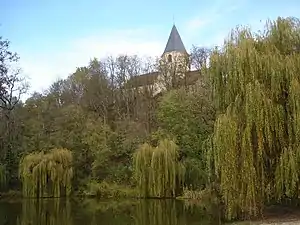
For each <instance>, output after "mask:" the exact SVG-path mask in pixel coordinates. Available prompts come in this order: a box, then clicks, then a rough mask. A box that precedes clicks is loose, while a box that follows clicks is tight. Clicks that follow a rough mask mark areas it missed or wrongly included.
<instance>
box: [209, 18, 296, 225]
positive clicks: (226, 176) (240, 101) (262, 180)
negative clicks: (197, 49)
mask: <svg viewBox="0 0 300 225" xmlns="http://www.w3.org/2000/svg"><path fill="white" fill-rule="evenodd" d="M265 28H266V29H265V31H264V33H262V34H254V33H253V32H251V31H250V30H249V29H246V28H245V29H237V30H236V31H233V32H232V34H231V36H230V38H229V39H228V40H227V42H226V43H225V46H224V48H223V49H222V50H215V51H214V53H213V54H212V55H211V60H210V66H209V71H210V73H211V75H212V79H213V85H214V90H213V91H214V96H215V99H216V105H217V109H218V112H219V115H218V118H217V120H216V122H215V128H214V136H213V148H212V149H211V150H209V151H208V159H210V160H209V164H208V165H209V169H211V170H212V172H211V174H215V175H216V176H217V180H218V181H219V183H220V192H221V195H222V199H223V202H224V203H225V206H226V217H227V218H228V219H232V218H237V217H246V216H257V215H259V214H261V213H262V210H263V205H264V204H265V203H266V202H268V201H269V200H274V199H279V200H280V199H281V198H282V197H283V196H284V195H287V196H290V197H300V192H299V190H300V182H299V176H300V153H299V150H300V142H299V140H300V138H299V137H300V136H299V135H300V83H299V82H300V49H299V46H300V23H299V21H298V20H296V19H293V18H287V19H282V18H278V20H277V21H275V22H270V21H269V22H268V23H267V24H266V27H265Z"/></svg>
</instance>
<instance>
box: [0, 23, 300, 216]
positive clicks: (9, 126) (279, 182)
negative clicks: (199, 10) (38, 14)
mask: <svg viewBox="0 0 300 225" xmlns="http://www.w3.org/2000/svg"><path fill="white" fill-rule="evenodd" d="M9 44H10V43H9V41H7V40H5V39H3V38H2V39H0V50H1V53H0V72H1V75H0V108H1V109H0V117H1V120H0V134H1V135H0V150H1V151H0V184H1V191H2V192H6V191H8V190H20V191H21V190H22V191H23V192H22V193H23V195H24V196H34V197H44V196H56V197H59V196H64V195H70V194H84V195H85V194H91V195H98V196H100V197H101V196H106V194H107V193H108V195H109V193H110V192H113V193H114V194H113V195H122V190H124V191H123V192H124V193H126V194H124V193H123V194H124V195H128V196H129V195H135V196H136V197H138V196H140V197H176V196H185V197H188V196H190V197H191V196H195V195H194V194H191V193H197V192H201V191H203V190H206V191H207V190H211V191H212V192H214V193H215V194H216V196H217V198H218V199H219V202H220V204H221V205H223V206H224V216H225V217H226V218H227V219H234V218H245V217H248V216H259V215H261V214H262V212H263V209H264V206H265V205H266V204H269V203H275V202H280V201H281V200H283V199H286V198H289V199H297V198H298V197H299V195H300V193H299V187H300V183H299V182H300V181H299V175H300V172H299V171H300V170H299V167H300V151H299V150H300V143H299V142H300V48H299V46H300V22H299V20H298V19H295V18H285V19H284V18H278V19H277V20H276V21H268V22H267V23H266V25H265V28H264V30H263V31H260V32H259V33H254V32H253V31H251V30H250V29H249V28H247V27H239V28H236V29H234V30H233V31H232V32H231V33H230V35H229V37H228V39H227V40H226V41H225V42H224V45H223V46H222V47H221V48H213V49H207V48H198V47H193V49H192V51H191V57H190V59H189V60H190V62H191V64H192V66H193V68H196V69H197V70H198V71H199V74H198V75H199V82H197V84H196V88H194V89H193V90H190V89H188V88H187V87H185V86H180V87H179V86H178V85H176V86H172V85H171V86H169V88H168V90H167V91H166V92H164V93H162V95H159V96H156V97H153V93H151V91H152V90H151V89H149V88H144V89H138V88H134V87H132V86H128V85H126V84H127V81H128V80H129V79H130V78H132V77H135V76H138V75H140V74H144V73H150V72H153V71H160V72H162V73H163V72H164V71H162V70H163V69H164V68H161V66H160V65H159V64H157V63H156V60H149V59H141V58H139V57H137V56H126V55H122V56H119V57H116V58H113V57H109V58H107V59H102V60H100V61H99V60H98V59H93V60H91V61H90V63H89V65H87V66H86V67H80V68H77V69H76V70H75V72H74V73H73V74H71V75H70V76H68V77H67V78H66V79H61V80H58V81H57V82H55V83H53V84H52V85H51V86H50V87H49V89H48V90H47V91H46V92H44V93H34V94H33V95H32V96H31V97H30V98H28V99H27V100H26V102H21V101H20V97H21V96H22V94H24V93H26V91H27V90H28V86H27V84H26V80H25V79H23V78H22V76H21V74H22V73H20V71H19V70H18V69H15V68H16V67H15V66H13V65H14V63H15V62H16V61H17V60H18V56H17V55H16V54H14V53H12V52H10V49H9ZM42 76H43V75H42V74H41V79H42ZM129 190H131V191H129ZM132 190H136V192H133V191H132ZM189 194H190V195H189Z"/></svg>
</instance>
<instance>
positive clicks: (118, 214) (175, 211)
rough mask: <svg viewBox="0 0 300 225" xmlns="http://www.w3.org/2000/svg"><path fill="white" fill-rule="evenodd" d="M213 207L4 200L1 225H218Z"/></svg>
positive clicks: (0, 203) (152, 202)
mask: <svg viewBox="0 0 300 225" xmlns="http://www.w3.org/2000/svg"><path fill="white" fill-rule="evenodd" d="M211 211H213V210H212V208H211V207H203V206H201V205H200V204H197V205H195V204H191V203H187V202H184V201H179V200H130V201H128V200H120V201H113V200H107V201H97V200H91V199H88V200H87V199H86V200H79V199H77V200H57V199H44V200H39V201H37V200H32V199H31V200H29V199H27V200H19V201H3V200H2V201H0V225H15V224H17V225H96V224H97V225H101V224H105V225H109V224H111V225H125V224H126V225H127V224H130V225H131V224H132V225H198V224H199V225H200V224H201V225H211V224H214V225H218V224H220V222H219V219H218V216H216V214H215V213H211Z"/></svg>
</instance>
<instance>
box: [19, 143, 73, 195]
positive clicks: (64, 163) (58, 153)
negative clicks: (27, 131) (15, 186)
mask: <svg viewBox="0 0 300 225" xmlns="http://www.w3.org/2000/svg"><path fill="white" fill-rule="evenodd" d="M72 160H73V158H72V153H71V152H70V151H69V150H67V149H53V150H51V151H50V152H49V153H44V152H38V153H31V154H29V155H26V156H25V157H24V158H23V159H22V160H21V161H20V165H19V175H20V178H21V180H22V186H23V195H24V196H25V197H38V198H39V197H50V196H52V197H60V196H64V195H66V196H68V195H69V194H70V192H71V181H72V177H73V169H72Z"/></svg>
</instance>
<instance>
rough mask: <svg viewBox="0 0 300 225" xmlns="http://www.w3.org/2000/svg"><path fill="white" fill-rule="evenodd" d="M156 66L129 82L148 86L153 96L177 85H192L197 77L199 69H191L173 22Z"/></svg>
mask: <svg viewBox="0 0 300 225" xmlns="http://www.w3.org/2000/svg"><path fill="white" fill-rule="evenodd" d="M158 67H159V69H158V71H156V72H152V73H148V74H143V75H140V76H136V77H133V78H131V79H130V81H129V83H130V84H131V85H132V86H133V87H135V88H141V89H142V88H145V87H147V88H150V89H151V90H152V92H153V95H154V96H155V95H157V94H159V93H161V92H163V91H165V90H169V89H172V88H176V87H179V86H187V87H189V86H193V85H194V84H195V83H196V81H197V80H198V78H199V71H191V63H190V55H189V54H188V52H187V51H186V49H185V47H184V44H183V42H182V39H181V37H180V34H179V32H178V30H177V28H176V26H175V24H174V25H173V27H172V30H171V33H170V35H169V39H168V42H167V44H166V47H165V50H164V52H163V54H162V55H161V57H160V60H159V66H158Z"/></svg>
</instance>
